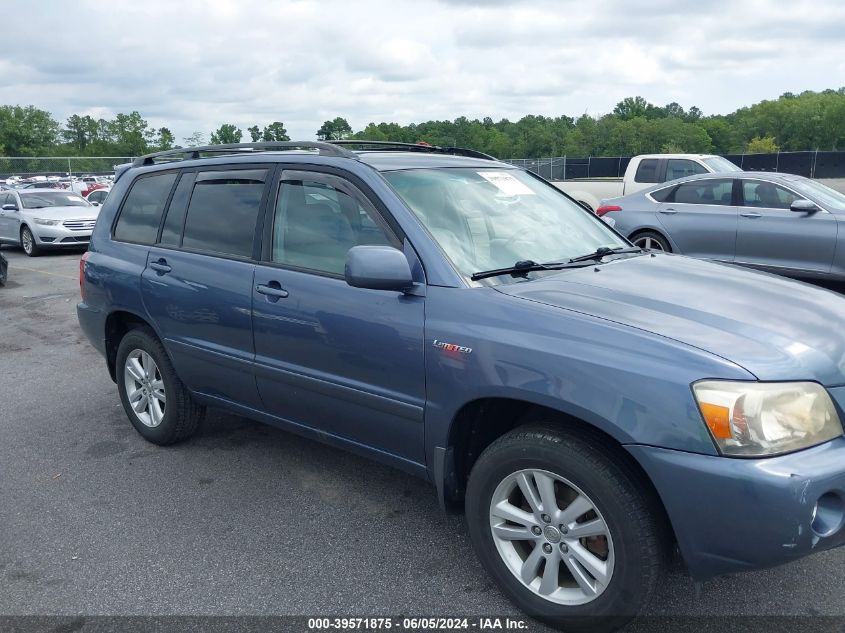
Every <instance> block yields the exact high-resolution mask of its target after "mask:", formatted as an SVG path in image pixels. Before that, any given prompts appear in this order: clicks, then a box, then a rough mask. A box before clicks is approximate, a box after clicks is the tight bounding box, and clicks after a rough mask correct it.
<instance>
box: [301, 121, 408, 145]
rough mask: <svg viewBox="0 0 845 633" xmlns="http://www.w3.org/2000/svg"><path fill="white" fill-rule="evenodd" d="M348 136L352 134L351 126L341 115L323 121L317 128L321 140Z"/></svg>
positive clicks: (335, 139) (332, 139)
mask: <svg viewBox="0 0 845 633" xmlns="http://www.w3.org/2000/svg"><path fill="white" fill-rule="evenodd" d="M350 136H352V127H351V126H350V125H349V123H348V122H347V120H346V119H344V118H343V117H336V118H335V119H333V120H331V121H325V122H324V123H323V125H321V126H320V129H319V130H317V138H318V139H319V140H321V141H339V140H341V139H345V138H349V137H350ZM391 140H392V139H391Z"/></svg>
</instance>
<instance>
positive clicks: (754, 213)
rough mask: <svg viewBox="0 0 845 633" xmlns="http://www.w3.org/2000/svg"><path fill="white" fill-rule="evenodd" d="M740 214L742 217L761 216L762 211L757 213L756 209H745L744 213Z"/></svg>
mask: <svg viewBox="0 0 845 633" xmlns="http://www.w3.org/2000/svg"><path fill="white" fill-rule="evenodd" d="M740 215H741V216H742V217H744V218H759V217H762V216H763V214H762V213H757V212H756V211H746V212H745V213H740Z"/></svg>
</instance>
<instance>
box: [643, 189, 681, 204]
mask: <svg viewBox="0 0 845 633" xmlns="http://www.w3.org/2000/svg"><path fill="white" fill-rule="evenodd" d="M675 189H677V185H674V186H672V187H664V188H663V189H658V190H657V191H652V192H651V193H650V194H648V195H649V196H650V197H651V198H652V199H654V200H656V201H657V202H666V201H667V200H669V198H671V196H672V194H673V193H674V191H675Z"/></svg>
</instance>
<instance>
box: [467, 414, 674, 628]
mask: <svg viewBox="0 0 845 633" xmlns="http://www.w3.org/2000/svg"><path fill="white" fill-rule="evenodd" d="M588 437H589V436H585V435H581V434H578V433H572V432H569V431H565V430H562V429H559V428H556V427H554V426H551V425H549V426H528V427H519V428H517V429H515V430H514V431H511V432H510V433H508V434H506V435H504V436H502V437H501V438H499V439H498V440H496V441H495V442H493V444H491V445H490V446H489V447H488V448H487V449H486V450H485V451H484V452H483V453H482V454H481V456H480V457H479V458H478V461H477V462H476V463H475V465H474V466H473V469H472V472H471V474H470V478H469V482H468V485H467V493H466V514H467V523H468V526H469V531H470V535H471V537H472V541H473V545H474V547H475V550H476V553H477V554H478V556H479V558H480V559H481V562H482V564H483V565H484V566H485V567H486V568H487V571H488V572H489V573H490V574H491V575H492V576H493V578H494V579H495V581H496V582H497V584H498V585H499V587H500V588H501V589H502V590H503V591H504V593H505V594H506V595H507V596H508V597H509V598H510V599H511V600H512V601H513V602H514V603H516V605H517V606H518V607H519V608H520V609H522V610H523V611H525V612H526V613H528V614H529V615H531V616H533V617H536V618H537V619H539V620H542V621H544V622H547V623H549V624H552V625H554V626H558V627H565V628H566V630H567V631H581V630H583V631H602V630H614V629H616V628H618V627H621V626H622V625H624V623H625V622H627V621H628V620H629V619H630V618H632V617H633V616H635V615H636V614H637V613H638V612H639V611H640V609H642V608H643V606H644V605H645V604H647V602H648V600H649V598H650V597H651V594H652V592H653V591H654V589H655V587H656V585H657V583H658V580H659V578H660V577H661V575H662V573H663V571H664V568H665V552H666V547H665V543H664V539H663V537H662V532H661V529H660V525H659V523H658V518H657V517H658V516H659V514H658V512H657V511H656V509H655V507H654V505H655V504H654V502H653V500H652V499H651V498H650V497H649V495H648V493H647V492H646V491H645V487H644V485H643V483H644V482H643V481H642V479H641V477H639V476H638V475H637V473H635V472H633V470H632V469H631V468H630V467H628V466H627V465H625V464H624V463H623V461H622V460H620V459H618V458H617V459H614V456H613V455H611V454H610V452H609V451H607V450H604V449H600V448H598V447H597V446H596V445H595V444H593V443H591V442H590V441H589V440H588V439H587V438H588Z"/></svg>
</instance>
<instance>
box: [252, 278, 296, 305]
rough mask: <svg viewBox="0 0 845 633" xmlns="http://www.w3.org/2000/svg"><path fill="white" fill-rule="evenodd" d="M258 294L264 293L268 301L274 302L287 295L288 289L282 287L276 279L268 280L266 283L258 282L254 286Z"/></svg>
mask: <svg viewBox="0 0 845 633" xmlns="http://www.w3.org/2000/svg"><path fill="white" fill-rule="evenodd" d="M255 291H256V292H257V293H258V294H262V295H265V296H266V297H267V300H268V301H272V302H273V303H275V302H276V301H278V300H279V299H284V298H286V297H287V296H288V291H287V290H285V289H284V288H282V285H281V284H280V283H279V282H278V281H270V282H268V283H267V284H258V285H257V286H256V287H255Z"/></svg>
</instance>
